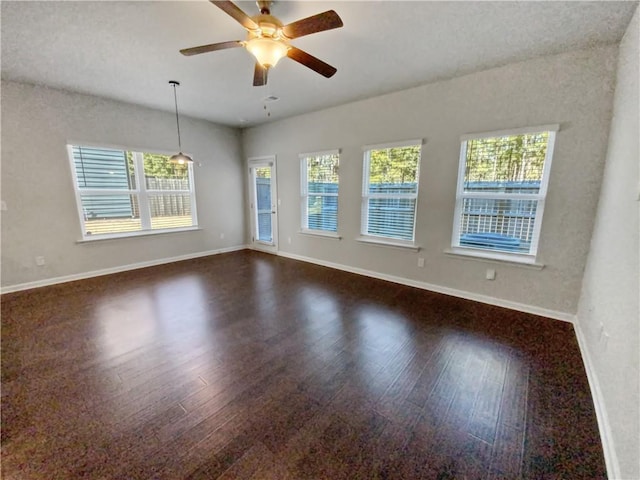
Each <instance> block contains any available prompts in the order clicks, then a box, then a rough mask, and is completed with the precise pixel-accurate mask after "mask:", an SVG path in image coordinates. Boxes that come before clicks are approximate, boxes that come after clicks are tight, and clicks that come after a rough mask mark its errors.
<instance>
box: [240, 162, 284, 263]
mask: <svg viewBox="0 0 640 480" xmlns="http://www.w3.org/2000/svg"><path fill="white" fill-rule="evenodd" d="M247 165H248V168H247V175H248V178H249V188H248V194H249V202H248V206H249V224H250V230H251V238H250V242H249V245H250V247H251V248H252V249H254V250H260V251H263V252H267V253H274V254H275V253H277V252H278V203H279V200H278V181H277V175H276V171H277V168H276V156H275V155H264V156H261V157H249V158H248V159H247ZM258 167H271V236H272V242H271V243H267V242H263V241H260V240H258V239H257V238H258V235H257V233H258V232H257V231H256V217H255V207H256V188H255V185H254V182H253V169H254V168H258Z"/></svg>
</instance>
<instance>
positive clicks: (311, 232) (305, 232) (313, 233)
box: [298, 230, 342, 240]
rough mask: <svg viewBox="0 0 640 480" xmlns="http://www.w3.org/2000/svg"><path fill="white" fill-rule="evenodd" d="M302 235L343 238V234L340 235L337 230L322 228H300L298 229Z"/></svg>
mask: <svg viewBox="0 0 640 480" xmlns="http://www.w3.org/2000/svg"><path fill="white" fill-rule="evenodd" d="M298 234H300V235H308V236H310V237H324V238H332V239H334V240H342V236H340V235H338V234H337V233H336V232H326V231H322V230H300V231H298Z"/></svg>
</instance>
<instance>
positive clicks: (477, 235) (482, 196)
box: [452, 125, 558, 261]
mask: <svg viewBox="0 0 640 480" xmlns="http://www.w3.org/2000/svg"><path fill="white" fill-rule="evenodd" d="M557 129H558V126H557V125H552V126H544V127H535V128H528V129H522V130H514V131H510V132H495V133H488V134H478V135H468V136H464V137H462V146H461V149H460V169H459V173H458V188H457V195H456V213H455V219H454V227H453V240H452V245H453V247H463V248H466V249H473V251H475V252H477V253H480V254H481V255H482V256H488V257H491V256H493V257H495V258H500V256H504V254H507V257H511V258H513V257H517V256H518V255H520V256H523V255H524V256H533V257H534V258H535V255H536V252H537V248H538V239H539V236H540V226H541V223H542V212H543V210H544V200H545V196H546V193H547V184H548V182H549V169H550V167H551V158H552V155H553V145H554V140H555V132H556V131H557ZM490 252H495V253H494V254H493V255H492V254H491V253H490ZM496 254H498V255H496ZM523 259H526V257H523ZM529 260H531V259H529ZM524 261H527V260H524Z"/></svg>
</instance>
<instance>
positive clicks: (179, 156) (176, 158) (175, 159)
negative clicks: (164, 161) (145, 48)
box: [169, 80, 193, 165]
mask: <svg viewBox="0 0 640 480" xmlns="http://www.w3.org/2000/svg"><path fill="white" fill-rule="evenodd" d="M169 85H171V86H172V87H173V99H174V101H175V104H176V126H177V127H178V150H179V152H178V153H176V154H175V155H171V157H170V158H169V161H170V162H171V163H177V164H179V165H184V164H185V163H191V162H193V159H192V158H191V157H190V156H189V155H185V154H184V153H182V142H181V141H180V119H179V118H178V94H177V93H176V87H179V86H180V82H178V81H177V80H169Z"/></svg>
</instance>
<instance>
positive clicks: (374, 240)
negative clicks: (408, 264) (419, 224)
mask: <svg viewBox="0 0 640 480" xmlns="http://www.w3.org/2000/svg"><path fill="white" fill-rule="evenodd" d="M356 241H358V242H362V243H370V244H372V245H379V246H381V247H393V248H402V249H405V250H413V251H414V252H418V251H420V245H416V244H415V243H413V242H403V241H402V240H398V241H393V240H387V239H384V238H382V237H367V236H361V237H358V238H356Z"/></svg>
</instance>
